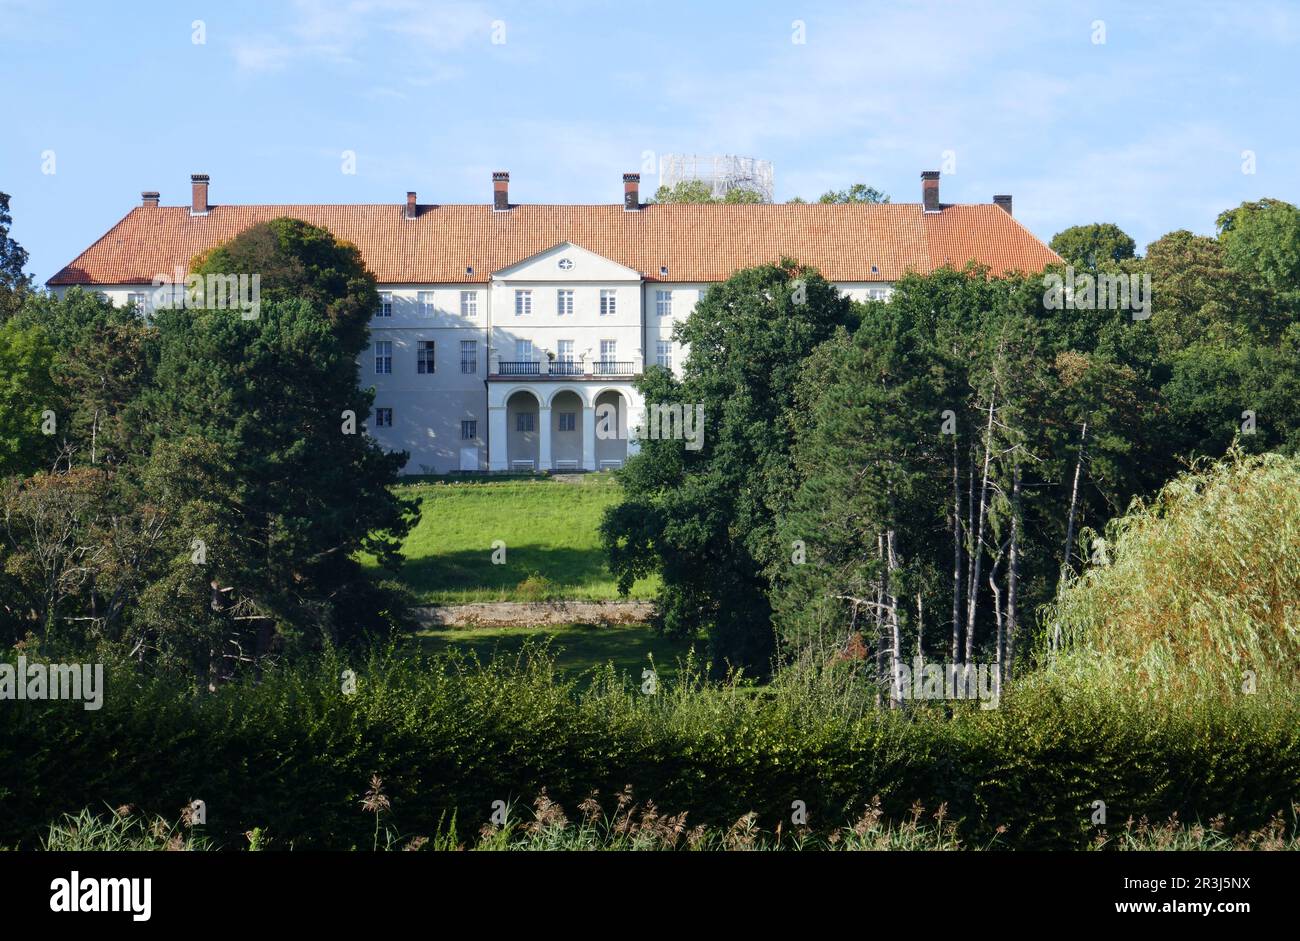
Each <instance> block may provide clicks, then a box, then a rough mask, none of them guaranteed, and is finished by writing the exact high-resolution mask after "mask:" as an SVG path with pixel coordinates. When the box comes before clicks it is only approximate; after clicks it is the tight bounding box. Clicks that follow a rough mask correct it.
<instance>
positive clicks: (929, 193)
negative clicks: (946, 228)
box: [921, 170, 940, 212]
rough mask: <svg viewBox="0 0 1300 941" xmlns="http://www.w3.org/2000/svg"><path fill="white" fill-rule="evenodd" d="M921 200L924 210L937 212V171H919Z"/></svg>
mask: <svg viewBox="0 0 1300 941" xmlns="http://www.w3.org/2000/svg"><path fill="white" fill-rule="evenodd" d="M921 202H922V204H923V205H924V207H925V211H926V212H938V211H939V209H940V207H939V171H938V170H922V171H921Z"/></svg>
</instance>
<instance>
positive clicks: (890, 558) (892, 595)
mask: <svg viewBox="0 0 1300 941" xmlns="http://www.w3.org/2000/svg"><path fill="white" fill-rule="evenodd" d="M885 554H886V558H887V561H886V564H885V580H886V588H885V591H886V597H887V598H888V599H889V635H890V641H891V643H890V646H889V688H890V691H891V692H890V699H891V700H892V701H893V704H894V705H895V706H897V705H898V692H897V690H896V688H895V687H896V685H897V682H898V667H899V663H900V658H901V656H902V651H903V644H902V639H901V637H900V633H901V632H900V631H899V628H898V595H897V593H896V589H895V585H894V572H895V571H896V570H897V569H898V556H897V555H896V554H895V553H894V531H893V530H892V529H890V530H888V531H887V532H886V533H885Z"/></svg>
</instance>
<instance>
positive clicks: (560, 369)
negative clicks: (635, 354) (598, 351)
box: [488, 359, 641, 379]
mask: <svg viewBox="0 0 1300 941" xmlns="http://www.w3.org/2000/svg"><path fill="white" fill-rule="evenodd" d="M640 372H641V361H640V360H639V359H635V360H613V359H602V360H595V361H590V360H586V361H584V360H570V359H548V360H545V361H529V360H497V359H493V360H492V362H491V366H490V370H489V373H488V375H489V377H497V378H511V379H513V378H519V377H528V378H531V377H534V376H536V377H538V378H547V377H551V378H556V377H566V378H576V379H582V378H584V377H588V378H590V377H600V378H602V379H603V378H607V377H610V376H619V377H623V376H627V377H632V376H636V375H639V374H640Z"/></svg>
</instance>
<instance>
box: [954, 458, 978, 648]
mask: <svg viewBox="0 0 1300 941" xmlns="http://www.w3.org/2000/svg"><path fill="white" fill-rule="evenodd" d="M975 454H976V447H975V442H974V441H972V442H971V443H970V447H969V448H967V454H966V457H967V461H966V533H965V535H966V538H965V541H964V545H965V547H966V548H965V552H966V594H967V595H968V596H969V595H970V592H971V586H972V585H974V584H975V556H977V555H978V554H979V546H978V544H976V543H975V542H974V539H975ZM963 620H965V615H964V614H963ZM953 659H954V660H955V659H956V658H955V657H954V658H953Z"/></svg>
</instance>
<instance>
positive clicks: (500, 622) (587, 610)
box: [415, 601, 654, 627]
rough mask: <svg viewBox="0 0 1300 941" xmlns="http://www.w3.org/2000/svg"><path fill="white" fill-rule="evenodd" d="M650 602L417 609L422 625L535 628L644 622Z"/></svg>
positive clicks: (651, 606) (511, 603)
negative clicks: (552, 625) (550, 625)
mask: <svg viewBox="0 0 1300 941" xmlns="http://www.w3.org/2000/svg"><path fill="white" fill-rule="evenodd" d="M653 612H654V604H653V603H652V602H649V601H485V602H480V603H477V604H449V605H429V606H427V607H423V608H416V609H415V617H416V619H417V620H418V621H419V622H420V626H421V627H531V626H533V625H536V624H641V623H644V622H645V621H648V620H649V619H650V615H651V614H652V613H653Z"/></svg>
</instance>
